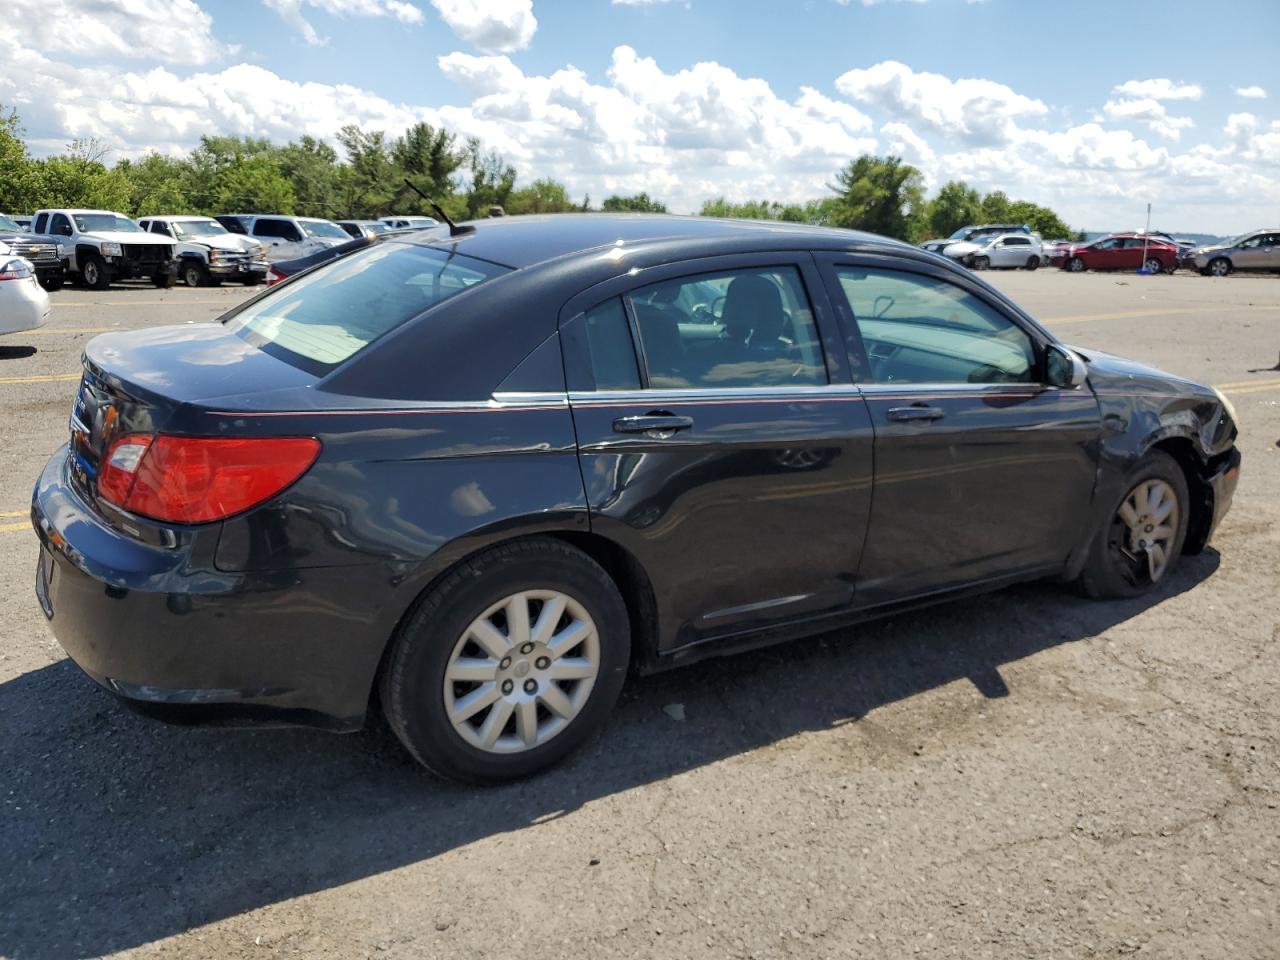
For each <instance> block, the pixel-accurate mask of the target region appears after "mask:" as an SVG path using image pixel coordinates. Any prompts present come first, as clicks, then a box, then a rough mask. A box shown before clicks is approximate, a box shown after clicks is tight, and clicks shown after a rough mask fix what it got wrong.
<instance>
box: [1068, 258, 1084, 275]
mask: <svg viewBox="0 0 1280 960" xmlns="http://www.w3.org/2000/svg"><path fill="white" fill-rule="evenodd" d="M1083 269H1084V261H1082V260H1072V261H1071V272H1072V273H1079V272H1080V271H1081V270H1083Z"/></svg>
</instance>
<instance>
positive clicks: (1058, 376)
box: [1045, 343, 1089, 390]
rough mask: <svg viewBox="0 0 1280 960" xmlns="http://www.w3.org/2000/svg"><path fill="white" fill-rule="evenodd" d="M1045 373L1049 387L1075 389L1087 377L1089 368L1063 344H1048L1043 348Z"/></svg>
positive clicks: (1080, 385) (1081, 384)
mask: <svg viewBox="0 0 1280 960" xmlns="http://www.w3.org/2000/svg"><path fill="white" fill-rule="evenodd" d="M1045 373H1046V375H1047V376H1046V379H1047V380H1048V382H1049V386H1051V387H1061V388H1062V389H1064V390H1075V389H1078V388H1079V387H1082V386H1084V383H1085V381H1086V380H1088V379H1089V368H1088V367H1086V366H1085V363H1084V361H1083V360H1081V359H1080V357H1078V356H1077V355H1076V354H1075V353H1073V352H1072V351H1070V350H1068V349H1067V348H1066V347H1064V346H1060V345H1059V344H1056V343H1051V344H1049V346H1048V348H1047V349H1046V350H1045Z"/></svg>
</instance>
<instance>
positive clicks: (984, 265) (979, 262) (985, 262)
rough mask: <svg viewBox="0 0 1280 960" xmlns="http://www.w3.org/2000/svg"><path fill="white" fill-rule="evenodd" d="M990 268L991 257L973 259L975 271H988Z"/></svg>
mask: <svg viewBox="0 0 1280 960" xmlns="http://www.w3.org/2000/svg"><path fill="white" fill-rule="evenodd" d="M990 266H991V258H990V257H974V258H973V269H975V270H986V269H988V268H989V267H990Z"/></svg>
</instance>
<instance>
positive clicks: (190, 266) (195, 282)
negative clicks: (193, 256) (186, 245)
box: [182, 260, 209, 287]
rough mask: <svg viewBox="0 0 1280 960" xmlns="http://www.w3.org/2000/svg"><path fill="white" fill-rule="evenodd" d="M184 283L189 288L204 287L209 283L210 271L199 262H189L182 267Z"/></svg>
mask: <svg viewBox="0 0 1280 960" xmlns="http://www.w3.org/2000/svg"><path fill="white" fill-rule="evenodd" d="M182 282H183V283H185V284H186V285H187V286H188V287H203V286H204V285H205V284H207V283H208V282H209V271H208V269H206V268H205V265H204V264H203V263H201V262H200V261H199V260H188V261H187V262H186V263H184V264H183V265H182Z"/></svg>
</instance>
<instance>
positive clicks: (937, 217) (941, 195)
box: [925, 180, 982, 237]
mask: <svg viewBox="0 0 1280 960" xmlns="http://www.w3.org/2000/svg"><path fill="white" fill-rule="evenodd" d="M981 216H982V198H981V197H980V196H979V195H978V191H977V190H974V189H973V188H972V187H970V186H969V185H968V184H967V183H964V182H962V181H960V180H952V181H951V182H950V183H946V184H943V186H942V189H941V190H939V191H938V195H937V196H936V197H934V198H933V199H932V200H930V201H929V203H928V207H927V213H926V216H925V220H926V222H927V224H928V232H929V233H930V234H931V235H932V236H934V237H949V236H951V234H953V233H955V232H956V231H957V230H959V229H960V228H961V227H964V226H968V225H969V224H973V223H977V222H978V220H979V219H980V218H981Z"/></svg>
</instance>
